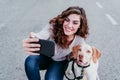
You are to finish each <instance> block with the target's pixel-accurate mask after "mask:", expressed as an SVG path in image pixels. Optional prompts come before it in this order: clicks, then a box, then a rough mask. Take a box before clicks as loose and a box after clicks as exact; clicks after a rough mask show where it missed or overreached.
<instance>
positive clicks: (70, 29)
mask: <svg viewBox="0 0 120 80" xmlns="http://www.w3.org/2000/svg"><path fill="white" fill-rule="evenodd" d="M78 28H80V15H78V14H70V15H69V16H68V17H66V18H65V20H64V22H63V30H64V33H65V35H67V36H68V37H70V36H74V34H75V33H76V32H77V30H78Z"/></svg>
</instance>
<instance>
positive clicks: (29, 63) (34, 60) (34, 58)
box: [25, 55, 39, 69]
mask: <svg viewBox="0 0 120 80" xmlns="http://www.w3.org/2000/svg"><path fill="white" fill-rule="evenodd" d="M38 61H39V56H38V55H30V56H28V57H27V58H26V60H25V68H29V69H34V68H35V67H37V65H38V66H39V64H38Z"/></svg>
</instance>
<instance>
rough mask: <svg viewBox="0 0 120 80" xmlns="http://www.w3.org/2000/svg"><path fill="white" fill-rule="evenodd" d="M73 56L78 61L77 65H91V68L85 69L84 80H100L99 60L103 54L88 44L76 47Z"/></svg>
mask: <svg viewBox="0 0 120 80" xmlns="http://www.w3.org/2000/svg"><path fill="white" fill-rule="evenodd" d="M72 56H73V58H74V59H77V61H76V63H77V64H78V65H80V66H87V65H89V64H90V66H89V67H87V68H85V69H84V77H83V79H82V80H99V76H98V72H97V70H98V64H99V58H100V57H101V52H100V51H99V50H98V49H97V48H95V47H92V46H90V45H88V44H86V43H84V44H80V45H76V46H74V47H73V49H72ZM79 68H80V67H76V68H75V69H77V70H76V71H77V74H80V73H79Z"/></svg>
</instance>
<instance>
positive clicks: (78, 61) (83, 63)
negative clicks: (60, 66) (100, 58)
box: [77, 59, 89, 66]
mask: <svg viewBox="0 0 120 80" xmlns="http://www.w3.org/2000/svg"><path fill="white" fill-rule="evenodd" d="M77 64H78V65H80V66H87V65H88V64H89V63H88V62H83V61H82V60H80V59H79V60H77Z"/></svg>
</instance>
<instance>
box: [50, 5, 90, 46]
mask: <svg viewBox="0 0 120 80" xmlns="http://www.w3.org/2000/svg"><path fill="white" fill-rule="evenodd" d="M70 14H77V15H80V28H79V29H78V30H77V32H76V33H75V35H78V36H81V37H83V38H84V39H86V38H87V36H88V34H89V32H88V30H89V28H88V24H87V18H86V14H85V10H84V9H83V8H80V7H78V6H72V7H69V8H68V9H66V10H64V11H63V12H62V13H61V14H60V15H58V16H57V17H54V18H53V19H51V20H50V24H52V26H53V30H52V31H53V38H54V41H55V42H56V44H57V45H59V46H60V47H62V48H68V47H69V44H67V42H68V41H67V36H66V35H65V34H64V30H63V22H64V20H65V18H67V17H68V16H69V15H70Z"/></svg>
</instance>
